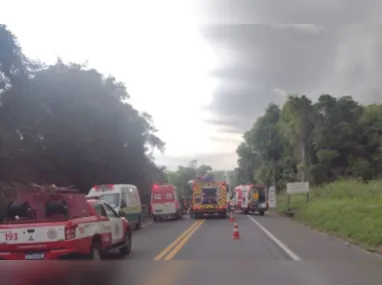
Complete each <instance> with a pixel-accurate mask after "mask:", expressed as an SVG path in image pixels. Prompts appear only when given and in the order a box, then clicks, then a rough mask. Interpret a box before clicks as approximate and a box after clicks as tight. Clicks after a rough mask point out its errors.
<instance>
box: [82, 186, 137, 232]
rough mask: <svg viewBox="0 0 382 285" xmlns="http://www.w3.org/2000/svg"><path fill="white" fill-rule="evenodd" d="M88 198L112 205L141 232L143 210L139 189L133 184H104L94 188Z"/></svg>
mask: <svg viewBox="0 0 382 285" xmlns="http://www.w3.org/2000/svg"><path fill="white" fill-rule="evenodd" d="M88 197H99V198H100V199H102V200H104V201H106V202H107V203H108V204H109V205H111V206H112V207H113V208H114V210H115V211H116V212H117V213H122V212H123V213H124V217H125V218H126V219H127V220H128V221H129V224H130V225H132V226H134V228H135V229H136V230H139V229H140V228H141V226H142V220H143V210H142V204H141V198H140V196H139V191H138V188H137V187H136V186H134V185H131V184H104V185H96V186H93V187H92V188H91V189H90V191H89V193H88Z"/></svg>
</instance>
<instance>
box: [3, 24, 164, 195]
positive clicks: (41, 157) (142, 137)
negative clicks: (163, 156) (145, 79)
mask: <svg viewBox="0 0 382 285" xmlns="http://www.w3.org/2000/svg"><path fill="white" fill-rule="evenodd" d="M47 41H49V39H47ZM41 44H47V43H41ZM128 101H129V94H128V93H127V90H126V87H125V85H124V84H123V83H122V82H119V81H117V80H116V79H115V78H114V77H111V76H104V75H102V74H101V73H100V72H98V71H97V70H95V69H92V68H89V67H87V66H86V65H81V64H74V63H70V64H66V63H63V62H62V61H60V60H58V61H57V63H56V64H53V65H45V64H43V63H39V62H33V61H32V60H30V59H28V58H27V57H26V56H25V55H24V54H23V52H22V49H21V47H20V45H19V43H18V41H17V38H16V36H15V35H13V34H12V32H11V31H10V30H9V29H7V27H6V26H4V25H0V181H17V182H21V183H31V182H33V183H38V184H43V183H49V184H51V183H54V184H57V185H61V186H66V185H73V186H75V187H77V188H78V189H80V190H81V191H83V192H87V191H88V190H89V189H90V188H91V187H92V186H93V185H94V184H102V183H132V184H135V185H137V186H138V187H139V188H140V190H141V194H142V196H143V198H144V197H145V196H147V195H148V193H149V192H150V189H151V185H152V183H153V182H154V181H157V180H159V179H162V180H163V179H165V174H164V172H163V169H162V168H159V167H157V166H156V165H155V163H154V160H153V157H152V152H153V151H154V150H155V149H159V150H163V148H164V142H162V141H161V140H160V138H158V137H157V136H156V135H155V132H156V129H155V127H154V125H153V121H152V118H151V117H150V115H149V114H147V113H140V112H138V111H137V110H136V109H135V108H134V107H133V106H132V105H131V104H129V103H128ZM0 188H1V189H4V187H0Z"/></svg>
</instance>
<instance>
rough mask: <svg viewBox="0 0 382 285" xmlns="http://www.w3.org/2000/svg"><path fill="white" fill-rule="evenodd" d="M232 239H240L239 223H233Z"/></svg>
mask: <svg viewBox="0 0 382 285" xmlns="http://www.w3.org/2000/svg"><path fill="white" fill-rule="evenodd" d="M232 239H240V233H239V225H238V224H237V223H234V224H233V233H232Z"/></svg>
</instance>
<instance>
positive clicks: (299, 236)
mask: <svg viewBox="0 0 382 285" xmlns="http://www.w3.org/2000/svg"><path fill="white" fill-rule="evenodd" d="M252 217H253V218H255V219H256V221H258V222H259V223H260V224H261V225H263V226H264V227H265V228H266V229H267V230H268V231H269V232H271V233H272V234H273V235H274V236H275V237H277V238H278V239H279V240H280V241H281V242H282V243H284V244H285V245H286V246H287V247H288V248H289V249H291V250H292V251H293V252H294V253H295V254H296V255H298V256H299V257H300V258H301V259H303V260H347V261H349V260H359V259H367V260H380V256H379V255H376V254H374V253H370V252H367V251H365V250H363V249H361V248H359V247H357V246H353V245H350V244H348V243H347V242H345V241H343V240H341V239H339V238H336V237H333V236H330V235H328V234H325V233H321V232H319V231H317V230H313V229H310V228H309V227H307V226H304V225H301V224H299V223H297V222H295V221H293V220H290V219H289V218H285V217H281V216H278V215H276V214H273V213H269V214H266V216H256V215H254V216H252ZM254 226H256V225H255V224H254Z"/></svg>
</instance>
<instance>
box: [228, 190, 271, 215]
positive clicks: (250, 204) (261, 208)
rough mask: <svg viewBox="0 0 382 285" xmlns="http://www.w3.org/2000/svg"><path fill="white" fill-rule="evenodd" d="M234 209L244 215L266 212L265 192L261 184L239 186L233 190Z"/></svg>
mask: <svg viewBox="0 0 382 285" xmlns="http://www.w3.org/2000/svg"><path fill="white" fill-rule="evenodd" d="M234 207H235V210H239V211H241V212H242V213H244V214H248V213H249V212H252V213H255V212H257V213H259V214H260V216H264V214H265V212H266V211H268V208H269V206H268V201H267V191H266V187H265V186H264V185H262V184H251V185H239V186H237V187H236V188H235V190H234Z"/></svg>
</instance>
